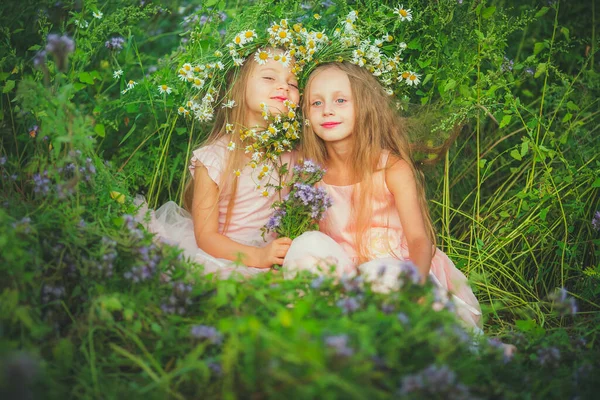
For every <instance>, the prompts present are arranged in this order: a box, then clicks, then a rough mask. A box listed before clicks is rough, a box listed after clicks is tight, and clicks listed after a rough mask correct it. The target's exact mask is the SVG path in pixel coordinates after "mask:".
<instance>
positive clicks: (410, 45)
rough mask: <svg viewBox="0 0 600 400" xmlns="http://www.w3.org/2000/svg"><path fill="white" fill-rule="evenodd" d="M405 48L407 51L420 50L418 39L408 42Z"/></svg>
mask: <svg viewBox="0 0 600 400" xmlns="http://www.w3.org/2000/svg"><path fill="white" fill-rule="evenodd" d="M406 47H407V48H408V49H411V50H422V49H421V42H420V41H419V39H413V40H411V41H410V42H408V43H407V44H406Z"/></svg>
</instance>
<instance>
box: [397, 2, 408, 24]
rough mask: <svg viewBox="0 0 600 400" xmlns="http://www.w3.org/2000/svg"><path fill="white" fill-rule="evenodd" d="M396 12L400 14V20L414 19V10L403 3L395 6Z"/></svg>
mask: <svg viewBox="0 0 600 400" xmlns="http://www.w3.org/2000/svg"><path fill="white" fill-rule="evenodd" d="M394 14H398V16H399V17H400V21H403V22H404V21H409V22H410V21H412V11H411V10H410V8H404V6H403V5H402V4H400V6H398V7H396V8H394Z"/></svg>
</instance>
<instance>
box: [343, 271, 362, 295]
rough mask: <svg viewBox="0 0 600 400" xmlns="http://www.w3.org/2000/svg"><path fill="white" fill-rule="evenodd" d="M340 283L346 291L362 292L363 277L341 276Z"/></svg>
mask: <svg viewBox="0 0 600 400" xmlns="http://www.w3.org/2000/svg"><path fill="white" fill-rule="evenodd" d="M340 283H341V284H342V286H343V287H344V291H345V292H346V293H362V292H363V278H362V277H360V276H357V277H355V278H351V277H348V276H346V275H344V276H342V278H341V279H340Z"/></svg>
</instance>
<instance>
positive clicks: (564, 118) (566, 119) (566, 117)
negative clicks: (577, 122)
mask: <svg viewBox="0 0 600 400" xmlns="http://www.w3.org/2000/svg"><path fill="white" fill-rule="evenodd" d="M571 118H573V114H571V113H566V114H565V116H564V117H563V119H562V122H563V123H564V122H569V121H570V120H571Z"/></svg>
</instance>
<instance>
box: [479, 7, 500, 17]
mask: <svg viewBox="0 0 600 400" xmlns="http://www.w3.org/2000/svg"><path fill="white" fill-rule="evenodd" d="M495 12H496V6H491V7H486V8H484V9H483V12H482V13H481V16H482V17H483V18H484V19H488V18H490V17H491V16H492V15H494V13H495Z"/></svg>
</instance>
